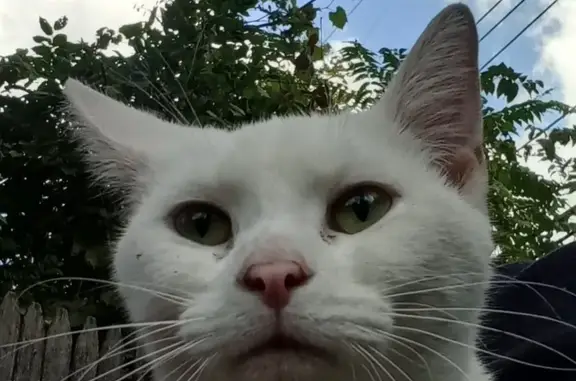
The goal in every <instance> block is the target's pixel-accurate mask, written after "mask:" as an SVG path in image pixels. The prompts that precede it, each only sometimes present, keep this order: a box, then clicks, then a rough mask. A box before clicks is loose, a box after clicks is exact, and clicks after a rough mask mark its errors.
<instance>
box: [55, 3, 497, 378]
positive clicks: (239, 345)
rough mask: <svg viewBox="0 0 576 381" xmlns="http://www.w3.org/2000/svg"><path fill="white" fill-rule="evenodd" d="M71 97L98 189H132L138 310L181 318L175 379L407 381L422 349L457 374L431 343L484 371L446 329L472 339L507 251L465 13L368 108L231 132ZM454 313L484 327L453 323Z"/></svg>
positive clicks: (124, 275)
mask: <svg viewBox="0 0 576 381" xmlns="http://www.w3.org/2000/svg"><path fill="white" fill-rule="evenodd" d="M65 93H66V95H67V97H68V99H69V101H70V105H71V111H72V112H73V113H74V114H75V115H76V117H77V121H78V122H79V125H80V126H81V128H80V130H79V131H80V134H79V137H80V142H81V143H83V146H84V147H86V148H88V149H89V150H90V155H87V156H86V157H87V159H88V160H89V161H90V163H91V165H92V169H93V171H94V173H95V175H96V176H97V179H99V181H104V182H106V183H107V184H111V185H112V186H117V187H122V188H124V189H128V190H129V194H130V196H129V198H128V200H129V201H130V203H131V206H132V208H131V212H130V214H129V216H128V218H127V223H126V226H125V228H124V229H123V232H122V234H121V235H120V237H119V240H118V242H117V244H116V248H115V254H114V276H115V278H116V280H117V281H118V282H119V283H121V284H123V285H124V286H121V287H119V291H120V293H121V295H122V296H123V300H124V302H125V306H126V308H127V310H128V312H129V315H130V317H131V319H132V320H133V321H135V322H149V321H162V320H167V321H173V322H174V324H172V325H168V324H167V326H166V327H164V328H163V330H162V329H159V326H155V327H154V328H152V329H151V330H150V331H149V332H148V333H147V334H146V335H143V336H144V337H143V340H144V341H146V342H147V343H148V350H149V352H150V353H152V352H154V353H155V356H154V357H156V358H158V359H160V358H161V357H162V356H164V359H165V360H168V359H171V360H170V361H160V366H158V367H157V370H156V375H157V376H158V377H159V378H158V379H162V377H168V378H167V380H172V378H173V379H174V380H176V379H178V378H179V377H180V376H182V377H185V376H187V377H189V376H191V375H192V374H193V373H194V372H198V373H197V374H198V375H199V376H200V375H201V377H200V378H198V379H199V380H204V379H206V380H231V379H234V380H280V379H282V380H284V379H286V380H292V379H298V380H317V379H318V378H319V377H327V378H329V379H331V380H336V381H338V380H348V379H352V378H353V377H356V379H358V380H364V379H367V380H369V379H372V377H373V376H372V375H373V374H377V375H379V377H381V378H382V379H387V378H388V379H392V378H393V377H394V375H398V374H400V376H399V377H402V376H401V374H402V372H407V373H408V374H419V373H418V372H426V371H427V370H426V367H423V366H424V365H426V362H423V363H421V364H418V365H413V364H411V365H408V364H409V363H406V364H405V365H402V364H403V362H406V360H405V359H403V357H402V356H404V357H409V358H414V357H415V355H414V353H417V355H418V356H420V357H423V358H432V359H433V360H431V361H435V363H434V364H432V363H429V364H428V365H427V367H430V366H432V367H433V369H434V371H435V372H437V373H440V374H444V373H445V372H448V371H449V370H450V369H452V373H453V368H451V366H450V364H449V363H445V362H443V361H442V360H441V359H440V360H438V358H434V355H433V354H431V352H430V350H432V351H437V352H440V353H444V354H445V355H447V356H450V358H451V360H453V361H454V362H455V363H457V364H459V365H460V367H461V368H462V369H464V370H465V371H466V370H467V369H468V368H470V367H471V366H473V365H471V364H469V363H468V362H469V359H470V351H469V350H468V349H467V348H465V347H464V348H463V347H458V346H456V347H455V348H456V350H454V348H452V347H453V345H452V346H450V345H449V344H447V343H446V342H442V341H441V340H440V341H439V340H438V339H437V338H435V337H434V335H440V336H442V337H448V338H449V339H452V340H456V341H459V342H464V343H468V344H472V339H473V337H474V333H475V330H474V329H473V327H471V326H470V323H472V324H473V323H474V322H475V321H476V317H477V313H476V312H474V311H471V310H469V309H466V308H477V307H480V306H481V305H482V302H483V298H484V281H485V280H487V279H488V276H489V269H488V263H489V255H490V252H491V250H492V243H491V239H490V224H489V220H488V217H487V215H486V206H485V202H486V201H485V197H486V184H485V181H486V173H485V167H484V163H483V160H482V157H481V155H479V154H478V152H479V147H480V146H481V140H482V131H481V117H480V115H481V110H480V98H479V88H478V70H477V35H476V30H475V26H474V20H473V19H472V16H471V14H470V12H469V10H468V9H467V8H466V7H465V6H462V5H454V6H450V7H448V8H446V9H445V10H444V11H443V12H442V13H440V14H439V15H438V16H437V17H436V18H435V19H434V20H433V21H432V22H431V24H430V25H429V26H428V28H427V29H426V31H425V32H424V33H423V35H422V37H421V38H420V39H419V41H418V42H417V43H416V45H415V47H414V48H413V49H412V51H411V53H410V55H409V57H408V58H407V59H406V61H405V62H404V63H403V66H402V68H401V69H400V71H399V73H398V74H397V76H396V78H395V79H394V81H393V82H392V83H391V84H390V87H389V88H388V90H387V92H386V95H385V96H384V97H383V99H382V100H381V101H380V102H379V103H378V104H377V105H375V106H374V107H373V108H372V109H371V110H368V111H365V112H362V113H356V114H354V113H343V114H340V115H323V116H320V115H316V116H312V117H308V116H297V117H290V118H276V119H271V120H266V121H260V122H257V123H255V124H251V125H246V126H244V127H242V128H240V129H237V130H234V131H224V130H217V129H213V128H202V129H200V128H195V127H189V128H186V127H183V126H178V125H175V124H171V123H168V122H165V121H162V120H159V119H157V118H155V117H154V116H152V115H151V114H148V113H145V112H142V111H138V110H134V109H131V108H128V107H127V106H125V105H122V104H120V103H118V102H116V101H114V100H112V99H110V98H108V97H106V96H104V95H102V94H100V93H97V92H96V91H94V90H91V89H90V88H88V87H86V86H84V85H82V84H80V83H79V82H77V81H74V80H70V81H68V83H67V86H66V89H65ZM472 283H474V284H472ZM463 284H464V286H462V285H463ZM131 286H132V287H131ZM134 286H136V287H134ZM140 287H146V288H149V289H153V290H157V291H158V292H157V293H154V292H148V291H144V290H142V289H141V288H140ZM168 294H169V295H174V296H175V297H168V296H167V295H168ZM168 299H169V300H168ZM430 307H434V308H436V310H434V309H433V308H432V309H431V308H430ZM449 307H452V308H462V310H461V311H460V312H458V311H457V312H455V313H452V315H453V316H454V315H456V316H455V318H456V319H458V320H461V321H463V322H468V323H469V324H449V323H447V322H443V321H442V320H441V319H446V315H445V314H442V313H441V311H440V310H439V309H441V308H449ZM410 308H411V310H410ZM418 309H420V310H419V311H420V312H414V311H415V310H418ZM409 310H410V311H411V312H408V311H409ZM434 317H435V319H436V320H434ZM438 319H440V320H438ZM153 331H156V332H153ZM423 332H424V333H423ZM430 334H432V335H430ZM411 342H412V344H410V343H411ZM414 342H416V343H419V344H420V347H419V346H418V345H415V344H413V343H414ZM426 348H428V349H426ZM173 349H176V350H175V351H174V352H171V350H173ZM171 354H172V355H173V356H171ZM379 356H384V357H385V358H387V359H388V361H389V362H387V361H385V360H384V361H383V360H382V359H378V358H379ZM375 359H378V360H377V361H376V360H375ZM376 363H378V364H380V365H378V366H376V367H375V365H374V364H376ZM186 364H189V366H186ZM422 364H424V365H422ZM186 372H188V374H186ZM200 372H202V373H200ZM422 374H424V373H422ZM446 374H448V373H446ZM170 377H172V378H170ZM446 377H447V378H445V379H446V380H452V379H454V380H456V379H458V378H449V377H448V376H446Z"/></svg>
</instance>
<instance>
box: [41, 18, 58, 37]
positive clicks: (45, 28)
mask: <svg viewBox="0 0 576 381" xmlns="http://www.w3.org/2000/svg"><path fill="white" fill-rule="evenodd" d="M39 23H40V28H41V29H42V32H44V34H46V35H48V36H51V35H52V33H54V30H53V29H52V25H50V23H49V22H48V20H46V19H45V18H43V17H40V18H39Z"/></svg>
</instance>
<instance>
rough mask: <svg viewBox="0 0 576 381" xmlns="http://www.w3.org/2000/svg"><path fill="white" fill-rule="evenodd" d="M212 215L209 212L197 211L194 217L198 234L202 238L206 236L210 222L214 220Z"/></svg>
mask: <svg viewBox="0 0 576 381" xmlns="http://www.w3.org/2000/svg"><path fill="white" fill-rule="evenodd" d="M211 217H212V216H211V215H210V214H209V213H196V214H195V215H194V216H193V217H192V221H193V222H194V228H195V229H196V231H197V232H198V235H199V236H200V237H202V238H204V237H205V236H206V234H207V233H208V229H210V223H211V222H212V218H211Z"/></svg>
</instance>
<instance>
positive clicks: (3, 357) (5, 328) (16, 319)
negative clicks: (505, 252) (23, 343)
mask: <svg viewBox="0 0 576 381" xmlns="http://www.w3.org/2000/svg"><path fill="white" fill-rule="evenodd" d="M21 320H22V316H21V315H20V311H18V303H17V301H16V295H14V293H9V294H7V295H6V296H5V297H4V299H3V300H2V304H0V338H1V339H2V341H0V380H12V376H13V375H14V365H15V362H16V351H15V349H14V348H12V347H4V348H2V347H1V345H2V344H7V343H13V342H17V341H18V338H19V337H20V324H21Z"/></svg>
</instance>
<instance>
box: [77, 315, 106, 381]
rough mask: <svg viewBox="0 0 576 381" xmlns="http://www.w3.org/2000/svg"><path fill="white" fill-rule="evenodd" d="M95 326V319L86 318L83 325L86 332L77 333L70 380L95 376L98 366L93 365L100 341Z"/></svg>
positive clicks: (96, 358)
mask: <svg viewBox="0 0 576 381" xmlns="http://www.w3.org/2000/svg"><path fill="white" fill-rule="evenodd" d="M95 328H96V319H94V318H93V317H89V318H88V319H86V322H85V323H84V327H83V329H84V330H86V332H82V333H80V334H79V335H78V339H77V340H76V346H75V347H74V357H73V359H72V377H71V378H72V380H71V381H87V380H92V379H93V378H94V377H96V371H97V370H98V366H97V365H95V362H96V361H97V360H98V355H99V348H100V345H99V344H100V343H99V342H98V332H97V331H96V330H95Z"/></svg>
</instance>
